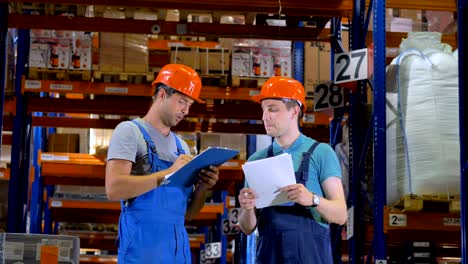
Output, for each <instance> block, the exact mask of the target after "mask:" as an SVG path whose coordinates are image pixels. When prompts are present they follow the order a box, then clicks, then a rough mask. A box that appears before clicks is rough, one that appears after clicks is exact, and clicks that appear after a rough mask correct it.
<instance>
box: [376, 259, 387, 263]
mask: <svg viewBox="0 0 468 264" xmlns="http://www.w3.org/2000/svg"><path fill="white" fill-rule="evenodd" d="M375 264H387V260H386V259H376V260H375Z"/></svg>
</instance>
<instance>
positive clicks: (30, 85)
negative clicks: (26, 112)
mask: <svg viewBox="0 0 468 264" xmlns="http://www.w3.org/2000/svg"><path fill="white" fill-rule="evenodd" d="M24 88H26V89H41V88H42V82H41V81H36V80H25V81H24Z"/></svg>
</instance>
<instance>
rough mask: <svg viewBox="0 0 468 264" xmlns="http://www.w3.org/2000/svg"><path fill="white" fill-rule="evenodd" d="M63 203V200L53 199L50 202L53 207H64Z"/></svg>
mask: <svg viewBox="0 0 468 264" xmlns="http://www.w3.org/2000/svg"><path fill="white" fill-rule="evenodd" d="M62 205H63V204H62V201H52V202H51V203H50V206H51V207H62ZM45 245H50V244H45ZM54 246H55V245H54Z"/></svg>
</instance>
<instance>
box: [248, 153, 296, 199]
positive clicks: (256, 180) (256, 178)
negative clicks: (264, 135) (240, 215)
mask: <svg viewBox="0 0 468 264" xmlns="http://www.w3.org/2000/svg"><path fill="white" fill-rule="evenodd" d="M242 169H243V171H244V174H245V177H246V179H247V183H248V185H249V187H250V188H251V189H253V190H254V191H255V193H256V195H257V201H256V207H257V208H264V207H267V206H273V205H279V204H284V203H286V202H290V201H289V200H288V197H287V193H284V192H281V190H280V189H281V188H283V187H285V186H288V185H291V184H295V183H296V176H295V175H294V168H293V164H292V158H291V155H290V154H287V153H285V154H281V155H278V156H275V157H271V158H266V159H261V160H256V161H251V162H246V163H245V164H244V165H242Z"/></svg>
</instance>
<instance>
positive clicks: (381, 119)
mask: <svg viewBox="0 0 468 264" xmlns="http://www.w3.org/2000/svg"><path fill="white" fill-rule="evenodd" d="M13 2H17V1H6V0H0V40H1V42H0V50H1V53H0V63H1V66H0V70H1V71H0V87H1V88H2V97H1V99H2V107H1V109H0V110H1V112H2V116H3V113H4V112H3V109H4V106H5V98H4V92H3V91H4V89H5V81H6V76H5V74H4V72H5V70H4V69H5V68H6V60H5V59H4V58H5V50H6V46H5V43H6V37H5V36H6V34H7V29H8V27H17V28H19V31H18V40H17V49H18V53H17V54H18V57H17V63H16V80H15V87H16V89H15V98H16V101H15V118H14V119H13V122H12V120H11V119H8V120H7V119H3V120H2V121H3V122H2V123H0V124H2V125H3V127H7V125H9V126H10V128H11V130H12V131H13V138H12V145H14V146H19V147H18V148H13V153H12V161H11V176H10V191H9V212H8V231H10V232H25V231H26V222H27V221H26V219H27V217H26V216H27V208H28V207H31V219H32V225H31V231H32V232H39V231H40V222H39V220H37V221H36V220H33V219H41V216H40V215H41V213H40V212H41V211H43V209H45V208H41V206H43V205H41V202H40V201H41V192H40V191H39V190H41V189H43V188H44V186H42V185H41V184H40V182H41V181H40V180H38V179H40V177H41V175H40V173H39V171H40V166H39V164H35V163H34V164H33V165H34V167H35V173H36V174H35V179H36V181H35V186H33V192H32V197H33V200H32V202H28V188H29V185H30V183H29V181H30V176H29V175H30V162H29V161H30V157H29V153H31V151H30V149H29V148H30V146H31V145H30V142H31V135H32V131H33V130H32V127H33V126H34V127H47V126H53V125H54V124H55V125H56V124H57V122H61V123H60V124H67V122H70V121H69V120H64V119H60V118H59V117H57V118H47V117H41V116H32V114H31V113H33V112H61V111H64V110H61V109H60V107H63V108H67V107H68V109H69V110H77V109H78V110H79V109H80V106H77V105H73V103H71V102H70V101H65V100H64V101H62V100H60V101H58V100H52V99H50V98H35V97H29V96H26V95H24V94H23V93H22V89H20V87H23V85H22V80H23V79H22V77H23V75H24V72H25V65H26V62H27V54H28V50H29V30H28V29H29V28H32V27H38V28H56V29H69V30H86V31H110V32H116V31H117V32H132V33H149V32H150V29H151V27H152V26H153V24H154V23H153V22H135V21H133V22H131V21H130V22H128V21H125V23H121V22H119V21H112V20H108V19H95V18H79V17H77V18H73V19H70V18H66V17H57V16H30V15H28V14H11V15H7V14H8V9H9V6H8V5H9V3H13ZM35 2H38V3H56V4H63V3H65V2H66V3H67V4H87V5H93V4H96V5H116V6H122V5H124V6H126V5H128V6H141V7H154V8H181V7H184V8H186V9H191V10H213V9H216V10H219V11H235V12H258V13H273V14H276V13H278V3H277V2H276V1H259V0H255V1H247V0H237V1H224V2H223V3H219V2H214V1H209V0H204V1H198V2H191V1H188V0H187V1H185V0H180V1H169V0H163V1H143V0H139V1H132V2H125V3H122V2H121V1H117V0H115V1H109V0H86V1H73V0H68V1H59V0H56V1H53V0H38V1H35ZM280 2H281V5H282V6H281V9H282V11H281V12H282V13H283V14H286V15H300V16H312V15H317V14H318V15H320V16H326V17H335V18H336V19H337V20H339V18H340V17H345V18H349V17H350V16H351V21H352V27H351V29H350V33H351V37H350V38H351V49H352V50H355V49H360V48H364V47H366V45H368V44H369V42H372V43H373V44H374V61H373V63H374V69H375V71H374V75H373V76H372V80H370V81H369V83H372V89H373V97H372V98H373V100H374V101H373V114H372V122H371V127H372V128H373V130H372V137H371V138H372V140H373V146H374V173H373V174H374V204H373V213H374V216H373V228H374V232H373V241H372V252H373V254H372V255H373V259H374V260H375V261H376V263H378V264H380V263H385V260H386V258H387V249H386V236H385V234H384V229H385V226H384V223H385V221H384V218H385V213H384V206H385V201H386V198H385V192H386V186H385V179H386V176H385V173H386V171H385V163H386V161H385V160H386V157H385V153H386V151H385V143H386V142H385V64H386V63H385V61H386V57H385V47H386V44H387V43H389V42H391V41H394V40H395V39H399V38H400V37H401V35H398V34H391V33H385V8H401V9H422V10H448V11H457V16H458V38H457V41H458V45H457V46H458V49H459V72H460V77H462V76H463V73H464V72H465V71H466V63H467V61H468V60H467V59H468V57H467V55H466V54H467V53H466V48H465V47H464V45H466V43H468V41H467V33H466V32H465V31H464V30H463V28H464V26H466V25H467V24H468V19H467V17H468V16H467V8H468V3H467V1H466V0H458V1H455V0H450V1H435V0H430V1H407V0H406V1H404V0H390V1H384V0H382V1H379V0H371V1H364V0H354V1H352V0H333V1H297V0H282V1H280ZM369 7H371V8H370V10H369ZM366 8H367V10H366ZM366 11H368V12H366ZM366 13H367V14H368V15H367V17H366V15H365V14H366ZM369 14H370V15H372V16H373V23H374V24H373V34H372V36H369V34H370V33H369V34H367V23H368V22H367V21H369ZM98 20H99V21H98ZM96 21H98V22H99V23H95V22H96ZM116 23H120V24H118V25H119V26H116V25H117V24H116ZM158 23H159V25H160V26H161V32H162V34H168V35H171V34H172V35H177V34H183V32H181V31H178V30H177V27H176V26H177V23H175V22H174V23H172V22H165V21H159V22H158ZM186 26H187V29H188V30H187V31H191V32H192V34H194V35H205V36H213V35H216V36H223V34H227V33H228V32H229V35H227V36H226V35H225V37H236V36H245V35H246V34H247V35H257V36H261V37H264V38H276V39H290V40H294V41H303V40H314V39H321V40H326V41H329V39H330V38H329V31H327V30H322V29H320V30H316V29H311V28H307V27H301V26H297V27H292V28H289V29H288V30H280V31H278V29H277V28H275V29H271V28H265V27H258V26H256V27H254V26H249V25H245V26H236V25H220V24H214V25H206V24H204V25H202V27H199V25H196V24H193V23H192V24H188V25H186ZM187 31H185V33H186V32H187ZM334 31H335V30H334ZM220 32H222V33H220ZM246 32H247V33H246ZM334 34H336V32H334ZM366 40H367V42H366ZM294 50H295V63H294V65H295V77H297V79H299V80H300V79H301V77H302V76H303V74H302V73H303V60H304V58H303V56H304V47H303V43H301V42H296V43H295V44H294ZM366 89H367V83H366V82H364V81H361V82H359V83H358V84H357V90H355V92H353V93H351V94H350V108H349V109H350V124H351V128H350V134H351V135H350V136H351V137H350V138H351V155H350V159H351V160H350V161H351V162H350V163H351V175H350V177H351V190H350V200H349V205H350V206H353V208H354V219H353V220H354V221H353V223H354V237H353V238H352V239H351V240H350V241H349V250H348V254H349V261H350V263H362V262H363V261H364V255H365V252H364V249H365V246H364V240H365V239H364V238H365V232H366V229H364V228H363V227H364V225H363V221H364V220H363V205H364V203H365V201H364V200H363V194H362V192H361V189H362V186H361V182H362V177H363V175H364V168H363V165H362V163H361V162H360V157H361V156H362V153H363V152H365V151H366V138H365V135H366V130H365V129H364V128H365V125H366V124H363V121H362V120H360V119H359V118H358V117H360V116H362V114H363V113H364V104H365V103H366V100H368V98H366V94H367V93H366ZM210 91H211V93H209V95H207V96H209V97H210V96H211V97H212V98H225V97H226V96H231V95H232V94H233V93H232V91H224V90H223V91H220V90H214V89H212V90H210ZM466 91H467V88H466V80H464V79H463V78H460V90H459V94H460V100H459V102H460V144H461V148H460V149H461V153H460V157H461V159H460V161H461V183H462V185H461V253H462V259H463V263H467V254H466V210H465V207H466V190H467V188H466V187H467V186H466V185H467V180H466V177H467V170H468V168H467V166H468V163H467V155H466V150H467V147H468V144H467V141H466V124H467V117H468V112H467V109H466V105H465V102H466ZM237 92H239V94H237V95H238V97H236V99H239V98H240V100H243V99H248V93H247V94H244V93H243V92H242V91H237ZM228 94H229V95H228ZM98 102H99V103H102V105H100V106H96V105H93V106H91V107H89V105H86V104H87V103H89V102H85V101H83V103H82V105H86V106H87V107H88V108H94V109H95V110H99V111H102V112H106V111H111V113H114V111H115V109H116V107H115V106H116V105H120V104H121V103H122V102H121V101H120V98H115V102H116V103H114V104H109V103H105V102H103V101H98ZM127 103H129V104H130V105H133V106H135V109H139V110H137V111H136V112H132V113H128V112H126V113H121V114H122V115H124V114H129V115H130V114H133V115H136V114H142V113H144V111H145V109H141V105H144V104H145V103H146V101H145V100H143V101H137V100H133V99H132V100H130V102H127ZM45 105H46V106H47V107H48V108H49V109H48V110H46V109H45V108H47V107H45ZM54 105H55V106H56V107H55V108H54V107H53V106H54ZM117 108H118V107H117ZM207 111H212V109H209V110H207V109H195V112H196V113H198V114H199V113H202V114H203V113H206V112H207ZM219 112H224V113H226V112H227V113H237V114H239V115H245V116H248V117H249V118H250V117H252V116H251V115H249V114H250V113H245V110H244V109H241V108H231V109H219ZM260 114H261V113H260V112H255V113H254V114H253V116H254V117H252V118H251V119H258V117H259V115H260ZM245 116H243V117H245ZM335 118H337V119H338V120H339V118H340V117H339V116H336V117H335ZM89 122H95V123H93V125H92V126H95V127H113V126H115V122H107V123H105V122H102V123H96V121H90V120H73V124H71V123H68V125H69V126H79V127H86V126H89V125H90V123H89ZM207 126H208V125H206V124H205V127H207ZM191 128H192V125H191V124H186V125H185V126H184V129H191ZM219 129H220V130H221V132H223V128H222V126H219ZM237 129H238V131H249V132H251V133H259V134H261V133H262V132H259V131H262V130H261V129H262V128H261V126H256V125H254V124H250V125H248V126H244V127H239V128H237ZM228 131H232V128H231V127H229V128H224V132H228ZM334 131H336V130H335V129H334V126H332V131H330V133H331V135H332V136H331V138H335V136H334V134H333V133H334ZM244 133H245V132H244ZM34 134H36V135H37V134H41V131H35V133H34ZM36 141H37V140H36ZM36 141H35V142H34V144H35V146H34V152H33V153H34V154H33V159H34V158H36V157H37V156H36V155H37V150H38V149H40V148H41V143H39V142H36ZM254 145H255V139H254V138H249V140H248V146H249V152H252V151H254V149H255V147H254ZM238 245H239V248H238V249H239V250H238V252H239V253H240V254H239V255H238V256H237V259H238V262H239V263H251V261H252V259H253V258H252V253H253V252H254V244H253V243H252V241H250V240H249V239H248V238H245V237H243V238H242V237H241V238H240V239H239V243H238ZM378 261H382V262H378Z"/></svg>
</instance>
